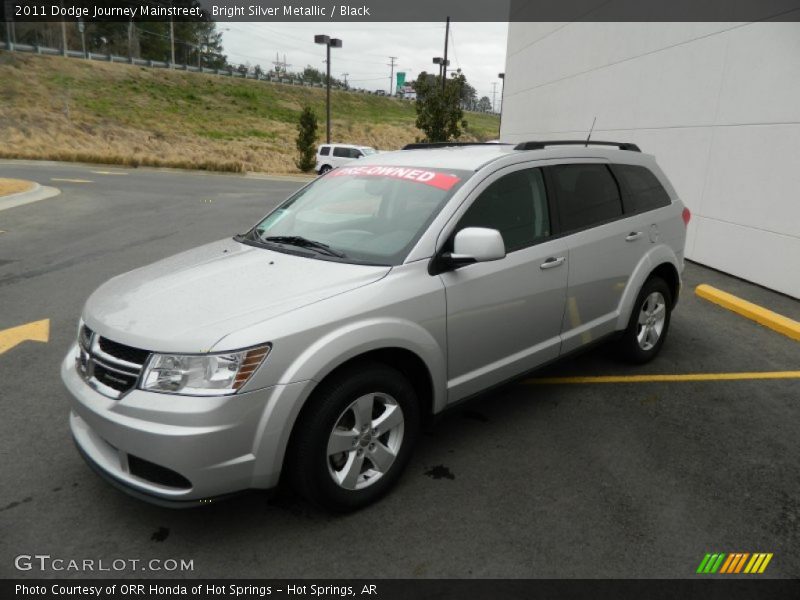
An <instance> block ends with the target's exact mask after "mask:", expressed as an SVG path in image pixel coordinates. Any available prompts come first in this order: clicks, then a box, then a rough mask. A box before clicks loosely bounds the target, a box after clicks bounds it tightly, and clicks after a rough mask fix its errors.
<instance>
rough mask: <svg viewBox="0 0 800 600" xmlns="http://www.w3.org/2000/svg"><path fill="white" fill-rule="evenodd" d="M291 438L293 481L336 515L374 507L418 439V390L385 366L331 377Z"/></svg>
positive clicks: (374, 364) (313, 500) (398, 472)
mask: <svg viewBox="0 0 800 600" xmlns="http://www.w3.org/2000/svg"><path fill="white" fill-rule="evenodd" d="M309 402H310V403H311V404H309V406H308V407H307V409H305V410H304V414H303V416H302V418H301V419H300V420H299V421H298V423H297V425H296V426H295V427H296V430H295V435H294V438H293V448H292V457H291V461H290V464H289V465H287V466H288V468H289V469H290V473H289V474H290V477H291V480H292V482H293V484H294V487H295V489H296V490H297V491H298V492H299V493H300V494H301V495H303V496H305V497H306V498H307V499H308V500H310V501H312V502H314V503H315V504H318V505H320V506H322V507H324V508H327V509H329V510H333V511H348V510H354V509H357V508H360V507H362V506H365V505H367V504H370V503H372V502H374V501H375V500H377V499H378V498H380V497H381V496H382V495H383V494H385V493H386V492H387V491H388V490H389V489H390V488H391V487H392V486H393V485H394V484H395V483H396V481H397V480H398V478H399V477H400V474H401V472H402V471H403V469H404V468H405V466H406V464H407V463H408V460H409V458H410V456H411V452H412V449H413V446H414V444H415V443H416V440H417V436H418V434H419V405H418V402H417V398H416V395H415V393H414V388H413V387H412V386H411V384H410V383H409V382H408V380H406V378H405V377H404V376H403V375H402V374H401V373H399V372H398V371H396V370H395V369H393V368H391V367H389V366H387V365H384V364H382V363H370V364H368V365H364V364H362V365H359V366H358V368H353V369H348V370H346V371H343V372H342V373H339V374H337V375H334V377H333V378H332V379H331V380H329V381H327V382H324V383H323V384H322V387H321V388H320V389H319V390H318V391H317V392H316V393H315V394H314V397H313V398H312V399H311V400H310V401H309Z"/></svg>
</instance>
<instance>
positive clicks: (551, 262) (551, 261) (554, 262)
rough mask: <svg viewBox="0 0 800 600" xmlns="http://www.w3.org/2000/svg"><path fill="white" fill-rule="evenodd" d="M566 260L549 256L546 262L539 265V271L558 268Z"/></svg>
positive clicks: (561, 257) (562, 257)
mask: <svg viewBox="0 0 800 600" xmlns="http://www.w3.org/2000/svg"><path fill="white" fill-rule="evenodd" d="M565 260H567V259H566V257H564V256H559V257H558V258H556V257H554V256H551V257H550V258H548V259H547V260H546V261H544V262H543V263H542V264H541V265H539V268H540V269H552V268H554V267H560V266H561V265H563V264H564V261H565Z"/></svg>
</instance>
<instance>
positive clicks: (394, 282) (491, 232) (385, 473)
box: [61, 142, 690, 510]
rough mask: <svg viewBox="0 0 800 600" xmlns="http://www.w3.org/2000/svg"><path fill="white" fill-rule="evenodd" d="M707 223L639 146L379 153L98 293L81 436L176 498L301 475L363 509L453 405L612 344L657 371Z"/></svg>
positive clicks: (135, 478) (341, 502)
mask: <svg viewBox="0 0 800 600" xmlns="http://www.w3.org/2000/svg"><path fill="white" fill-rule="evenodd" d="M689 216H690V215H689V212H688V210H687V209H685V208H684V206H683V204H682V203H681V201H680V200H679V199H678V197H677V196H676V194H675V191H674V190H673V188H672V186H671V185H670V183H669V182H668V181H667V179H666V177H665V176H664V174H663V173H662V172H661V170H660V169H659V168H658V167H657V166H656V163H655V161H654V159H653V157H652V156H648V155H646V154H642V153H641V152H639V149H638V148H637V147H636V146H634V145H632V144H615V143H607V142H593V143H591V144H590V145H588V146H585V145H584V142H568V143H566V142H529V143H523V144H519V145H516V146H513V145H502V144H487V145H477V144H476V145H463V146H441V147H440V146H436V145H433V146H432V147H426V148H414V149H409V150H404V151H399V152H394V153H388V154H380V155H376V156H372V157H365V158H363V159H361V160H360V161H359V162H358V164H357V165H356V166H350V167H342V168H339V169H335V170H333V171H331V172H330V173H328V174H326V175H324V176H322V177H319V178H317V179H316V180H315V181H313V182H311V183H310V184H308V185H307V186H305V187H304V188H302V189H301V190H299V191H298V192H296V193H295V194H294V195H292V196H291V197H290V198H289V199H288V200H286V201H285V202H284V203H283V204H281V205H280V206H278V208H276V209H275V210H273V211H272V212H270V213H269V214H268V215H267V216H266V217H265V218H264V219H263V220H262V221H261V222H259V223H258V224H257V225H256V226H255V227H253V228H252V229H251V230H249V231H247V232H246V233H243V234H241V235H237V236H236V237H234V238H232V239H231V238H228V239H224V240H221V241H218V242H215V243H211V244H208V245H205V246H201V247H199V248H196V249H194V250H190V251H188V252H184V253H182V254H178V255H176V256H173V257H171V258H167V259H165V260H162V261H160V262H157V263H155V264H153V265H150V266H147V267H143V268H140V269H137V270H135V271H132V272H130V273H126V274H123V275H120V276H118V277H115V278H114V279H112V280H110V281H109V282H107V283H106V284H104V285H103V286H101V287H100V288H99V289H98V290H97V291H96V292H95V293H94V294H93V295H92V296H91V297H90V298H89V300H88V301H87V303H86V306H85V308H84V311H83V315H82V319H81V321H80V324H79V330H78V340H77V343H76V344H75V345H74V346H73V347H72V348H71V349H70V351H69V354H68V355H67V357H66V358H65V360H64V362H63V365H62V371H61V373H62V378H63V380H64V383H65V384H66V386H67V388H68V389H69V391H70V392H71V395H72V410H71V413H70V426H71V430H72V434H73V436H74V438H75V442H76V443H77V446H78V448H79V450H80V451H81V453H82V454H83V456H84V457H85V458H86V460H87V462H88V463H89V464H90V465H91V466H93V467H94V468H95V469H96V470H97V472H98V473H100V474H101V475H104V476H105V477H106V478H107V479H108V480H109V481H111V482H112V483H114V484H116V485H117V486H118V487H120V488H122V489H124V490H126V491H128V492H129V493H132V494H134V495H137V496H139V497H141V498H144V499H148V500H150V501H155V502H157V503H161V504H167V505H173V506H174V505H184V506H186V505H193V504H202V503H206V502H209V501H212V500H214V499H216V498H218V497H221V496H224V495H227V494H229V493H233V492H236V491H240V490H244V489H247V488H262V489H263V488H271V487H273V486H275V485H276V484H277V483H278V481H279V478H281V477H284V478H285V479H286V480H288V481H290V482H291V483H292V484H293V485H294V486H295V487H296V489H298V490H299V491H300V492H301V493H302V494H303V495H304V496H306V497H307V498H309V499H310V500H312V501H314V502H316V503H319V504H321V505H323V506H326V507H328V508H330V509H332V510H349V509H354V508H357V507H360V506H363V505H365V504H367V503H370V502H372V501H374V500H376V499H377V498H378V497H379V496H381V495H382V494H383V493H385V492H386V491H387V490H388V489H389V488H390V487H391V486H392V485H393V484H394V483H395V482H396V481H397V479H398V478H399V477H400V474H401V472H402V470H403V468H404V467H405V466H406V464H407V463H408V460H409V457H410V454H411V452H412V448H413V446H414V444H415V442H416V441H417V437H418V435H419V431H420V425H421V423H423V422H424V421H425V420H426V419H428V418H430V417H431V416H433V415H435V414H437V413H439V412H441V411H443V410H444V409H446V408H448V407H450V406H452V405H454V404H456V403H458V402H461V401H462V400H465V399H467V398H469V397H471V396H474V395H476V394H478V393H480V392H482V391H484V390H486V389H488V388H490V387H492V386H496V385H498V384H501V383H503V382H507V381H509V380H513V379H515V378H518V377H520V376H521V375H523V374H525V373H526V372H529V371H531V370H532V369H534V368H536V367H539V366H541V365H543V364H545V363H549V362H551V361H554V360H556V359H558V358H560V357H564V356H566V355H569V354H571V353H573V352H575V351H577V350H579V349H582V348H585V347H587V346H588V345H590V344H593V343H595V342H598V341H600V340H605V339H609V338H615V340H616V343H617V344H618V346H619V349H620V351H621V353H622V354H623V355H624V356H625V357H627V358H628V359H630V360H632V361H634V362H638V363H643V362H645V361H648V360H650V359H652V358H653V357H654V356H655V355H656V354H657V353H658V352H659V350H660V349H661V346H662V345H663V343H664V339H665V337H666V335H667V329H668V327H669V321H670V312H671V311H672V309H673V307H674V306H675V303H676V301H677V299H678V292H679V290H680V273H681V271H682V268H683V248H684V241H685V238H686V225H687V223H688V220H689Z"/></svg>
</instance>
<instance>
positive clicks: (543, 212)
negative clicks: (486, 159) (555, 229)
mask: <svg viewBox="0 0 800 600" xmlns="http://www.w3.org/2000/svg"><path fill="white" fill-rule="evenodd" d="M465 227H488V228H490V229H497V230H498V231H500V233H501V234H502V236H503V242H504V243H505V245H506V252H513V251H514V250H519V249H521V248H525V247H527V246H531V245H532V244H535V243H536V242H538V241H540V240H541V239H543V238H546V237H548V236H549V235H550V214H549V212H548V210H547V194H546V192H545V187H544V178H543V177H542V171H541V169H525V170H522V171H515V172H514V173H509V174H508V175H505V176H503V177H501V178H500V179H498V180H497V181H495V182H494V183H492V184H491V185H490V186H489V187H487V188H486V189H485V190H484V191H483V192H482V193H481V195H480V196H478V198H477V199H476V200H475V202H473V203H472V206H470V207H469V209H468V210H467V212H466V213H465V214H464V216H463V217H462V218H461V221H460V222H459V224H458V227H457V228H456V231H460V230H461V229H464V228H465Z"/></svg>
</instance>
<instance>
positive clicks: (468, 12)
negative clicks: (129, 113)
mask: <svg viewBox="0 0 800 600" xmlns="http://www.w3.org/2000/svg"><path fill="white" fill-rule="evenodd" d="M0 2H3V8H4V17H3V19H4V20H16V21H25V22H36V21H62V20H64V21H76V20H83V21H87V22H92V21H130V20H134V21H166V20H170V19H173V20H177V21H196V20H208V19H211V20H214V21H218V22H228V21H230V22H232V21H252V22H258V21H260V22H303V21H308V22H320V21H340V22H342V21H347V22H364V23H371V22H413V21H427V22H430V21H443V20H444V19H445V18H446V17H448V16H449V17H450V18H451V19H452V20H454V21H461V22H470V21H472V22H483V21H503V22H504V21H539V22H556V21H557V22H569V21H595V22H599V21H618V22H624V21H628V22H646V21H684V22H685V21H729V22H730V21H733V22H737V21H762V20H773V21H800V0H344V1H343V0H297V1H293V0H111V1H94V2H87V1H85V0H0Z"/></svg>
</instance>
